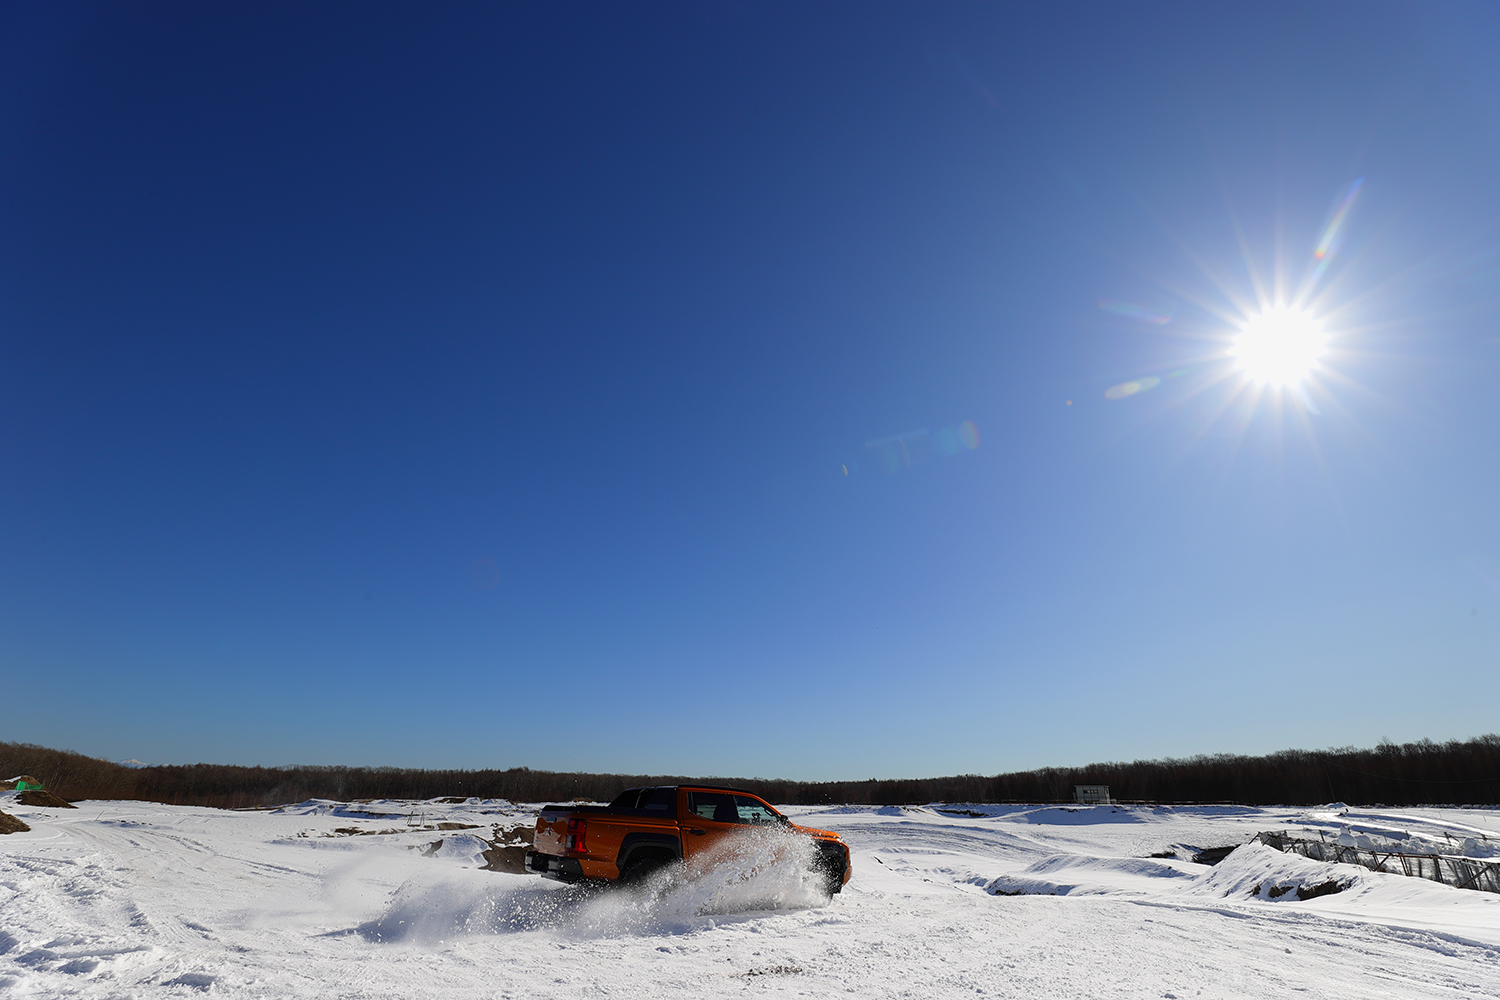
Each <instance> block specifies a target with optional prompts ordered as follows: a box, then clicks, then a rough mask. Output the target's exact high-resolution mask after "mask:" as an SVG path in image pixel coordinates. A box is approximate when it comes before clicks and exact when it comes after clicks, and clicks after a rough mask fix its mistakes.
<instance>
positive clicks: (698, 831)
mask: <svg viewBox="0 0 1500 1000" xmlns="http://www.w3.org/2000/svg"><path fill="white" fill-rule="evenodd" d="M707 832H708V831H707V830H689V831H688V833H691V834H694V835H696V836H699V837H701V836H703V835H704V834H705V833H707Z"/></svg>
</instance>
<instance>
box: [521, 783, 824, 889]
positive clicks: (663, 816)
mask: <svg viewBox="0 0 1500 1000" xmlns="http://www.w3.org/2000/svg"><path fill="white" fill-rule="evenodd" d="M768 827H769V828H772V829H778V828H779V829H781V830H785V831H787V832H789V833H791V834H793V835H797V836H804V837H808V838H810V839H811V841H812V847H813V851H812V858H813V860H812V867H813V870H814V872H815V873H816V874H817V875H819V876H820V877H821V878H822V880H823V881H822V885H823V888H824V890H825V891H826V892H827V893H828V894H829V895H830V896H832V895H833V894H834V893H836V892H838V891H839V890H841V889H843V887H844V883H845V882H848V881H849V876H850V873H851V872H850V866H849V848H848V846H846V845H845V844H844V842H843V841H842V840H841V839H839V835H838V834H836V833H832V832H830V831H828V830H815V829H813V828H812V827H807V826H798V825H797V824H795V823H793V822H792V821H791V820H789V819H787V818H786V817H785V816H783V815H781V813H779V812H777V811H776V810H775V809H773V808H771V806H770V805H769V804H767V803H766V801H765V800H764V799H762V798H760V797H759V796H758V795H754V794H752V793H750V792H746V791H741V790H740V789H737V788H716V787H712V786H706V785H705V786H698V785H681V786H677V785H661V786H657V787H654V788H627V789H626V790H625V791H623V792H621V793H620V794H619V795H618V796H616V797H615V800H614V801H613V802H611V803H610V804H609V805H607V806H547V807H546V808H545V809H543V810H542V812H541V815H540V816H538V817H537V821H536V836H535V838H534V844H533V847H534V849H533V850H530V851H527V852H526V867H527V869H528V870H530V871H534V872H538V873H540V874H542V875H546V876H548V877H549V878H555V879H561V880H562V881H564V882H622V883H632V882H639V881H641V880H642V879H644V878H645V877H646V876H647V875H649V874H651V873H652V872H654V871H656V870H657V869H659V868H663V867H665V866H666V865H670V864H674V863H676V862H679V861H686V862H688V863H691V862H692V861H693V860H694V859H695V858H702V857H708V856H711V855H712V853H713V852H714V851H717V850H722V849H724V848H726V847H730V846H732V839H733V838H735V837H737V836H743V835H745V834H749V833H753V832H755V831H756V830H760V831H762V832H764V831H765V830H766V829H767V828H768Z"/></svg>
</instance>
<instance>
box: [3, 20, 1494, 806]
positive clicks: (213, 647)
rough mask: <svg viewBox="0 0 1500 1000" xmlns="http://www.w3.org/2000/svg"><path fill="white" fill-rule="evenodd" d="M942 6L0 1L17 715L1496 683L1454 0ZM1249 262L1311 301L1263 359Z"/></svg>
mask: <svg viewBox="0 0 1500 1000" xmlns="http://www.w3.org/2000/svg"><path fill="white" fill-rule="evenodd" d="M931 7H932V5H877V4H866V3H860V4H840V5H835V4H826V5H802V4H795V5H794V4H787V5H764V4H728V3H726V4H712V5H710V4H702V5H668V4H658V5H648V6H640V5H618V6H614V7H607V6H603V5H592V4H591V5H582V6H567V5H563V4H537V5H530V6H521V5H511V6H507V7H504V8H496V7H495V6H492V5H458V4H453V5H443V6H441V7H438V8H435V9H429V8H420V7H412V6H379V5H372V4H358V5H343V6H340V5H334V4H325V5H318V6H317V7H315V8H312V9H309V8H307V7H306V6H305V5H277V4H257V5H239V6H237V7H231V6H226V5H213V6H210V7H204V6H202V5H170V4H154V5H127V6H122V5H116V4H76V5H68V6H63V7H58V6H55V5H10V6H8V7H6V8H5V9H4V10H3V11H0V137H3V141H0V301H3V303H4V306H3V309H0V418H3V424H0V426H3V430H0V461H3V463H4V468H5V470H6V471H5V475H4V476H3V477H0V511H3V517H4V529H3V532H0V680H3V682H4V685H5V688H6V690H7V691H10V692H23V693H25V694H26V695H27V698H28V701H27V706H26V707H25V708H24V709H21V710H13V711H11V712H10V713H8V722H7V724H6V726H5V727H4V733H3V734H0V735H3V738H6V739H12V740H24V741H29V742H36V743H41V744H45V745H51V746H60V747H70V748H73V749H77V750H79V751H82V752H85V753H90V754H95V755H99V756H104V757H110V758H124V757H137V758H140V759H142V760H147V761H152V762H158V763H179V762H193V761H216V762H226V763H243V764H257V763H259V764H285V763H294V762H302V763H346V764H369V765H383V764H389V765H401V766H428V767H438V766H442V767H450V766H458V767H509V766H530V767H536V768H552V769H565V770H588V771H605V770H620V771H658V772H676V773H689V774H732V775H742V776H751V775H755V776H785V777H794V778H864V777H871V776H880V777H886V776H916V775H934V774H946V773H958V772H980V773H995V772H999V771H1005V770H1015V769H1023V768H1030V767H1036V766H1044V765H1049V764H1059V765H1061V764H1077V763H1084V762H1087V761H1091V760H1108V759H1132V758H1138V757H1155V756H1166V755H1176V756H1183V755H1190V754H1195V753H1212V752H1244V753H1260V752H1269V751H1274V750H1277V749H1281V748H1284V747H1288V746H1304V747H1321V746H1330V745H1343V744H1357V745H1370V744H1373V743H1375V742H1376V741H1377V740H1379V739H1381V738H1382V737H1386V738H1390V739H1393V740H1396V741H1398V742H1401V741H1404V740H1410V739H1417V738H1422V737H1430V738H1434V739H1440V740H1441V739H1448V738H1465V737H1468V736H1472V735H1476V734H1479V733H1483V732H1488V731H1491V730H1493V729H1494V728H1495V723H1494V718H1495V717H1494V713H1493V711H1492V709H1491V708H1490V707H1489V706H1492V705H1494V704H1495V703H1496V696H1497V695H1500V673H1497V671H1496V669H1495V668H1496V665H1497V654H1500V526H1497V518H1496V515H1495V511H1496V510H1497V509H1500V492H1497V487H1500V481H1497V468H1500V463H1497V461H1496V459H1497V456H1496V448H1495V439H1496V429H1497V427H1500V393H1497V391H1496V387H1497V385H1500V329H1497V323H1496V320H1495V317H1496V314H1497V306H1500V301H1497V300H1500V199H1497V194H1496V189H1495V185H1494V178H1495V177H1496V176H1500V69H1497V66H1496V63H1495V60H1494V59H1493V54H1492V51H1491V49H1492V42H1493V40H1494V39H1495V38H1496V37H1497V28H1500V15H1497V13H1496V10H1495V8H1493V7H1490V6H1487V5H1479V4H1475V5H1467V6H1443V5H1437V4H1426V3H1424V4H1410V5H1407V4H1358V5H1354V4H1351V5H1307V4H1288V5H1282V6H1277V5H1274V4H1265V5H1254V7H1253V9H1250V8H1247V9H1240V8H1235V7H1231V6H1227V5H1214V6H1208V7H1205V6H1203V5H1196V4H1182V5H1176V6H1173V5H1137V6H1127V5H1114V4H1101V5H1077V6H1070V7H1055V6H1048V7H1041V8H1038V9H1035V10H1026V9H1022V8H1019V7H1015V6H1008V5H985V4H980V5H972V6H970V5H943V6H938V7H936V8H935V9H929V8H931ZM1356 183H1357V184H1358V187H1357V188H1356V187H1355V185H1356ZM1351 191H1354V197H1353V199H1352V201H1351V202H1350V205H1349V208H1348V210H1347V212H1345V213H1344V214H1343V215H1342V216H1341V217H1338V219H1337V222H1338V225H1337V226H1336V227H1335V226H1333V225H1332V224H1333V222H1334V221H1335V217H1336V215H1337V209H1338V208H1339V206H1340V204H1341V201H1342V200H1343V199H1345V198H1346V195H1348V194H1349V192H1351ZM1320 247H1321V248H1323V249H1324V251H1325V253H1324V269H1323V271H1322V272H1321V273H1320V274H1318V275H1317V281H1316V284H1315V285H1314V286H1312V291H1311V293H1307V288H1308V282H1309V281H1311V280H1312V275H1313V273H1314V270H1315V268H1316V267H1317V266H1318V264H1319V258H1317V257H1316V256H1315V253H1316V251H1317V250H1318V249H1319V248H1320ZM1278 276H1279V277H1280V284H1279V285H1278ZM1257 283H1258V284H1257ZM1257 287H1259V288H1260V290H1261V291H1260V297H1259V298H1258V297H1257ZM1278 287H1279V288H1280V289H1281V291H1279V292H1278ZM1299 289H1300V290H1301V291H1302V293H1303V294H1301V296H1300V297H1299V294H1298V293H1299ZM1278 297H1279V298H1282V299H1285V300H1286V301H1288V302H1294V304H1297V305H1299V306H1300V307H1301V308H1303V309H1304V310H1305V311H1306V312H1307V314H1308V315H1310V316H1312V317H1314V318H1315V319H1316V321H1317V322H1318V323H1319V324H1321V325H1322V327H1323V328H1324V329H1325V330H1326V331H1327V333H1328V334H1329V341H1328V350H1327V353H1326V355H1324V357H1323V358H1322V359H1321V362H1320V367H1319V368H1318V369H1317V370H1316V371H1314V372H1313V373H1312V374H1311V375H1309V376H1308V378H1307V379H1305V380H1304V381H1302V382H1300V383H1299V387H1298V388H1285V389H1272V388H1262V389H1260V390H1258V391H1257V390H1255V389H1254V388H1253V387H1251V386H1249V385H1248V383H1247V381H1246V377H1245V375H1244V374H1243V373H1242V372H1239V371H1238V370H1237V369H1236V367H1235V360H1234V358H1233V357H1231V356H1230V355H1229V353H1228V352H1229V350H1230V346H1231V343H1232V339H1231V338H1232V337H1233V336H1234V335H1235V334H1236V333H1237V332H1238V329H1239V325H1240V324H1241V323H1242V322H1243V321H1244V320H1245V319H1246V318H1247V317H1248V316H1249V315H1252V314H1254V313H1255V312H1258V311H1259V303H1261V302H1262V301H1264V302H1266V303H1271V304H1274V300H1276V299H1278ZM1132 384H1133V385H1134V386H1135V387H1136V389H1138V390H1140V391H1130V390H1129V389H1128V388H1125V389H1122V388H1120V387H1122V386H1124V387H1129V386H1131V385H1132ZM846 470H847V474H846Z"/></svg>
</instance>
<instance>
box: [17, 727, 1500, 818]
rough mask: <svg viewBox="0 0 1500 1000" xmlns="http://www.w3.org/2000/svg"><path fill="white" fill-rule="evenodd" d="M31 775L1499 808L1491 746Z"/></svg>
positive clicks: (535, 793)
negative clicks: (970, 769)
mask: <svg viewBox="0 0 1500 1000" xmlns="http://www.w3.org/2000/svg"><path fill="white" fill-rule="evenodd" d="M21 774H29V775H33V776H35V777H37V778H39V779H41V780H42V782H43V783H44V784H45V785H46V786H47V788H48V789H49V790H50V791H52V792H53V793H55V794H57V795H60V796H62V797H63V798H66V799H70V800H78V799H136V800H142V801H149V802H163V803H167V804H170V805H198V806H215V807H218V808H252V807H265V806H275V805H284V804H287V803H291V802H301V801H304V800H306V799H312V798H318V799H336V800H341V801H350V800H356V799H429V798H438V797H448V796H464V797H468V796H475V797H478V798H486V799H508V800H510V801H512V802H571V801H575V800H582V801H590V802H601V801H608V800H610V799H612V798H614V796H615V794H616V793H617V792H619V791H620V790H621V789H624V788H629V787H632V786H637V785H678V784H689V783H694V782H708V783H713V784H724V785H732V786H735V787H738V788H744V789H748V790H750V791H752V792H755V793H756V794H758V795H760V796H762V797H763V798H765V799H767V800H768V801H770V802H773V803H778V804H794V805H826V804H832V803H847V804H851V805H914V804H920V803H925V802H976V803H980V802H1014V803H1049V802H1068V801H1071V800H1072V798H1073V786H1074V785H1108V786H1109V787H1110V794H1111V796H1112V797H1113V798H1115V799H1117V800H1120V801H1125V802H1162V803H1189V802H1234V803H1239V804H1242V805H1312V804H1316V803H1322V802H1331V801H1342V802H1347V803H1350V804H1354V805H1373V804H1382V805H1419V804H1436V803H1452V804H1474V805H1480V804H1485V805H1488V804H1496V803H1500V735H1496V734H1493V733H1491V734H1488V735H1485V736H1477V737H1474V738H1473V739H1469V740H1462V741H1459V740H1450V741H1448V742H1446V743H1434V742H1433V741H1431V740H1419V741H1417V742H1415V743H1403V744H1395V743H1390V742H1386V741H1382V742H1381V744H1380V745H1379V746H1377V747H1374V748H1373V749H1359V748H1356V747H1338V748H1332V749H1327V750H1282V751H1280V752H1279V753H1273V754H1267V755H1264V756H1258V757H1252V756H1244V755H1240V754H1212V755H1207V756H1197V757H1187V758H1168V759H1165V760H1138V761H1131V762H1129V763H1124V762H1110V763H1100V764H1089V765H1087V766H1084V767H1047V768H1041V769H1038V770H1034V771H1018V772H1013V773H1009V774H997V775H993V776H984V775H977V774H961V775H954V776H950V777H945V778H911V779H897V780H888V779H887V780H882V779H875V778H871V779H869V780H866V781H787V780H775V779H765V778H724V777H709V778H704V777H690V776H685V775H666V774H583V773H571V772H558V771H536V770H532V769H531V768H525V767H512V768H507V769H504V770H500V769H485V770H429V769H419V768H398V767H328V766H292V767H240V766H238V765H233V764H185V765H178V764H172V765H163V766H158V767H144V768H130V767H124V766H122V765H120V764H116V763H114V762H112V761H107V760H100V759H98V758H95V757H86V756H84V755H83V754H79V753H74V752H73V751H70V750H52V749H48V748H46V747H39V746H35V745H33V744H29V743H7V742H0V775H6V776H10V775H21Z"/></svg>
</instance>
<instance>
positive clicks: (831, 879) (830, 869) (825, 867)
mask: <svg viewBox="0 0 1500 1000" xmlns="http://www.w3.org/2000/svg"><path fill="white" fill-rule="evenodd" d="M845 864H846V862H845V860H844V852H843V849H842V848H838V847H824V846H820V847H819V848H818V858H817V860H816V861H815V862H814V863H813V871H814V872H816V873H817V874H818V875H819V876H821V877H822V880H823V892H824V893H826V894H827V896H828V898H829V899H832V898H833V897H834V896H837V895H838V894H839V893H840V892H843V891H844V865H845Z"/></svg>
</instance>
